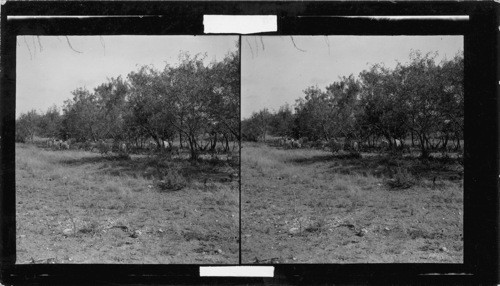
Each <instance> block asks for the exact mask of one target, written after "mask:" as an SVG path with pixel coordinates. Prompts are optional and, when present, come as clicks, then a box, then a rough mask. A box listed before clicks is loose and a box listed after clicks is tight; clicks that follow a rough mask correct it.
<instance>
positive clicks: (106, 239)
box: [16, 144, 239, 264]
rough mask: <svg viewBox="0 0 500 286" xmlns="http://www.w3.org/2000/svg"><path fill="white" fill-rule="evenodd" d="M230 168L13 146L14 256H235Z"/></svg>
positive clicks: (175, 259)
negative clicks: (14, 195) (14, 183)
mask: <svg viewBox="0 0 500 286" xmlns="http://www.w3.org/2000/svg"><path fill="white" fill-rule="evenodd" d="M238 165H239V163H238V158H233V159H232V161H231V162H230V161H224V160H212V161H208V160H205V161H201V162H198V163H197V164H195V165H193V164H191V163H189V162H188V161H187V160H185V159H181V158H177V159H175V158H168V157H165V158H161V159H158V158H153V157H148V156H143V155H141V156H139V155H135V156H132V158H131V160H126V159H118V158H116V157H113V156H101V155H99V154H97V153H91V152H85V151H71V150H65V151H52V150H50V149H45V148H39V147H36V146H33V145H28V144H16V219H17V227H16V228H17V229H16V236H17V263H20V264H23V263H131V264H141V263H158V264H164V263H165V264H167V263H176V264H179V263H190V264H213V263H217V264H219V263H230V264H235V263H238V253H239V249H238V247H239V244H238V238H239V233H238V232H239V217H238V216H239V200H238V198H239V193H238V191H239V190H238V189H239V188H238V185H239V182H238V179H239V178H238V177H237V176H238ZM160 173H161V175H160ZM160 178H163V180H160ZM167 180H168V182H166V181H167ZM172 182H173V183H172ZM167 183H168V184H167ZM165 185H168V186H167V187H166V186H165ZM172 186H174V187H175V186H179V187H178V188H177V187H175V188H173V189H172V188H169V187H172ZM181 187H182V188H181Z"/></svg>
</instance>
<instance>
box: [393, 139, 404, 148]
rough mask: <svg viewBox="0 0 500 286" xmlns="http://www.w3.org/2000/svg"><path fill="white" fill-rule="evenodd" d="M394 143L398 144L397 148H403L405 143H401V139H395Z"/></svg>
mask: <svg viewBox="0 0 500 286" xmlns="http://www.w3.org/2000/svg"><path fill="white" fill-rule="evenodd" d="M394 143H395V144H396V147H401V146H403V142H401V140H399V139H395V140H394Z"/></svg>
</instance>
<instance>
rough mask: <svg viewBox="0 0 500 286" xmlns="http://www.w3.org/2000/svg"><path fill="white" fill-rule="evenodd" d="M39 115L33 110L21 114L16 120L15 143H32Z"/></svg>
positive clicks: (36, 130)
mask: <svg viewBox="0 0 500 286" xmlns="http://www.w3.org/2000/svg"><path fill="white" fill-rule="evenodd" d="M39 120H40V115H39V114H37V113H36V111H35V110H30V111H28V112H27V113H22V114H21V115H20V116H19V119H17V120H16V141H18V142H25V141H33V138H34V137H35V135H36V134H37V132H38V123H39Z"/></svg>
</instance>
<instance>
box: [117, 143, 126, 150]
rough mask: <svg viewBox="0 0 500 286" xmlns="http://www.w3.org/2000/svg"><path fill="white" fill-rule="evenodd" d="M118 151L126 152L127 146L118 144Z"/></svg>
mask: <svg viewBox="0 0 500 286" xmlns="http://www.w3.org/2000/svg"><path fill="white" fill-rule="evenodd" d="M119 150H120V152H127V144H125V143H124V142H122V143H120V146H119Z"/></svg>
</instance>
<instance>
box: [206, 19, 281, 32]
mask: <svg viewBox="0 0 500 286" xmlns="http://www.w3.org/2000/svg"><path fill="white" fill-rule="evenodd" d="M203 25H204V26H205V34H253V33H262V32H276V31H277V30H278V20H277V17H276V15H203Z"/></svg>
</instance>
